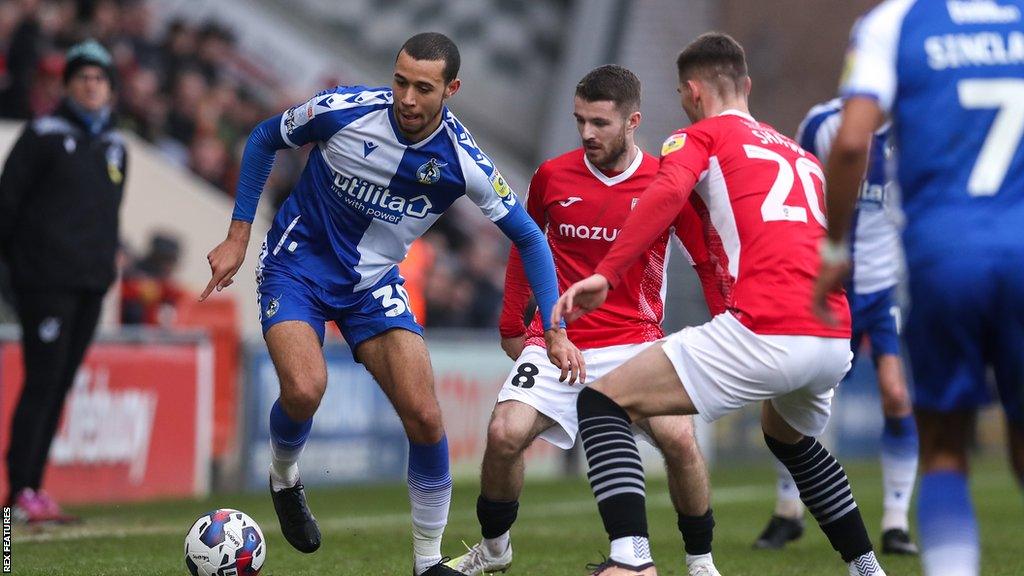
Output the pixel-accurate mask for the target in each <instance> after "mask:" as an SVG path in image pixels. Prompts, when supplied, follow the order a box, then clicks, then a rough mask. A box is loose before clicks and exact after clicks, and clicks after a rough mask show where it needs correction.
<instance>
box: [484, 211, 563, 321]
mask: <svg viewBox="0 0 1024 576" xmlns="http://www.w3.org/2000/svg"><path fill="white" fill-rule="evenodd" d="M495 224H497V225H498V228H501V231H502V232H504V233H505V235H506V236H508V237H509V239H510V240H512V242H513V243H515V245H516V248H517V249H518V250H519V255H520V257H521V258H522V259H523V270H525V271H526V278H527V279H528V280H529V281H530V288H531V289H533V295H534V297H535V298H536V299H537V308H539V309H540V317H541V320H542V321H543V322H544V329H545V330H549V329H550V328H551V311H552V310H553V309H554V307H555V302H556V301H557V300H558V276H557V275H556V274H555V261H554V259H553V258H552V256H551V248H550V247H549V246H548V241H547V239H546V238H544V233H543V232H541V231H540V228H538V227H537V223H536V222H534V221H533V219H532V218H530V216H529V214H527V213H526V210H523V207H522V206H521V205H519V204H518V203H517V204H515V205H513V206H512V207H511V208H510V209H509V212H508V214H506V215H505V216H504V217H503V218H501V219H500V220H498V221H496V222H495Z"/></svg>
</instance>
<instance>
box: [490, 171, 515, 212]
mask: <svg viewBox="0 0 1024 576" xmlns="http://www.w3.org/2000/svg"><path fill="white" fill-rule="evenodd" d="M490 180H491V188H494V193H495V194H497V195H498V197H499V198H501V201H502V202H504V203H506V204H508V205H509V206H511V205H513V204H515V203H516V195H515V194H513V193H512V188H511V187H510V186H509V185H508V182H505V178H504V177H503V176H502V175H501V172H498V171H497V170H495V171H494V172H493V173H491V178H490Z"/></svg>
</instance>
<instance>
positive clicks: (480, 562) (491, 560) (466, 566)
mask: <svg viewBox="0 0 1024 576" xmlns="http://www.w3.org/2000/svg"><path fill="white" fill-rule="evenodd" d="M463 545H464V546H465V543H463ZM466 550H467V552H466V553H465V554H463V555H462V556H459V557H458V558H454V559H452V560H450V561H448V562H447V563H446V566H448V567H449V568H454V569H456V570H458V571H459V572H462V573H463V574H465V575H466V576H482V575H484V574H497V573H499V572H505V571H507V570H508V569H509V567H511V566H512V541H511V540H510V541H509V543H508V547H507V548H505V551H504V552H502V553H501V554H500V555H499V556H497V557H494V556H491V555H490V552H489V551H488V550H487V546H484V543H483V542H479V543H477V544H476V545H475V546H473V547H472V548H470V547H469V546H466Z"/></svg>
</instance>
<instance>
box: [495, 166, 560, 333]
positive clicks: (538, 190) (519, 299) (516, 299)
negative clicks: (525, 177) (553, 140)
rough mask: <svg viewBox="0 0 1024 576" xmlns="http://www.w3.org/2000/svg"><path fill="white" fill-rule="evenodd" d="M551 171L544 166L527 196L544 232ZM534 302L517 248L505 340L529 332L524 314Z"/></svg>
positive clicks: (504, 311)
mask: <svg viewBox="0 0 1024 576" xmlns="http://www.w3.org/2000/svg"><path fill="white" fill-rule="evenodd" d="M547 180H548V171H547V170H545V169H544V166H543V165H541V167H540V168H538V169H537V171H536V172H535V173H534V174H533V179H531V180H530V188H529V189H528V190H527V193H526V212H527V214H529V215H530V217H531V218H533V221H534V222H536V223H537V226H539V227H540V229H541V231H545V229H546V227H547V223H546V221H547V218H545V216H544V195H545V194H544V193H545V188H546V186H547ZM529 302H530V283H529V281H527V279H526V271H525V270H524V269H523V260H522V259H521V258H520V257H519V250H517V249H516V247H515V246H514V245H513V246H512V249H511V251H510V252H509V254H508V266H506V268H505V295H504V297H503V298H502V306H501V319H500V320H499V322H498V332H500V333H501V337H502V338H515V337H516V336H522V335H523V334H525V333H526V324H524V322H523V315H524V314H525V313H526V305H527V304H529Z"/></svg>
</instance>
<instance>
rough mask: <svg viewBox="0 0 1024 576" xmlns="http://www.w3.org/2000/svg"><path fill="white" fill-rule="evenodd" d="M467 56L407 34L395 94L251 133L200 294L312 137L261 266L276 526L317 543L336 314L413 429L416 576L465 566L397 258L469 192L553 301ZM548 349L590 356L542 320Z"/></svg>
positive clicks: (303, 113) (541, 241)
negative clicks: (301, 465)
mask: <svg viewBox="0 0 1024 576" xmlns="http://www.w3.org/2000/svg"><path fill="white" fill-rule="evenodd" d="M458 69H459V53H458V48H456V46H455V44H454V43H453V42H452V41H451V40H450V39H448V38H447V37H446V36H444V35H442V34H438V33H423V34H418V35H416V36H413V37H412V38H410V39H409V40H408V41H407V42H406V43H405V44H404V45H403V47H402V49H401V51H400V52H399V54H398V57H397V58H396V61H395V70H394V79H393V82H392V87H391V88H386V87H385V88H367V87H364V86H339V87H337V88H333V89H330V90H326V91H324V92H321V93H319V94H317V95H316V96H314V97H313V98H312V99H310V100H309V101H308V102H305V103H303V104H300V105H298V106H295V107H294V108H291V109H289V110H288V111H286V112H285V113H283V114H280V115H278V116H274V117H272V118H270V119H268V120H266V121H264V122H263V123H262V124H260V125H259V126H257V127H256V129H255V130H253V132H252V134H251V136H250V137H249V141H248V143H247V145H246V149H245V153H244V156H243V158H242V171H241V174H240V176H239V183H238V191H237V199H236V202H235V211H234V214H233V216H232V222H231V226H230V229H229V232H228V238H227V240H225V241H224V242H223V243H221V244H220V245H219V246H217V247H216V248H214V249H213V251H212V252H210V255H209V257H208V259H209V261H210V267H211V270H212V279H211V280H210V283H209V285H208V286H207V287H206V290H205V291H204V292H203V294H202V297H201V298H205V297H206V296H208V295H209V294H210V292H211V291H212V290H213V289H215V288H216V289H217V290H220V289H223V288H224V287H226V286H228V285H230V284H231V277H232V276H233V275H234V274H235V273H236V272H237V271H238V268H239V266H240V265H241V264H242V260H243V258H244V255H245V250H246V246H247V245H248V242H249V230H250V226H251V222H252V220H253V217H254V215H255V212H256V206H257V204H258V202H259V197H260V192H261V191H262V189H263V186H264V184H265V183H266V180H267V176H268V175H269V174H270V171H271V168H272V167H273V163H274V154H275V152H276V151H277V150H281V149H284V148H287V147H291V148H298V147H300V146H302V145H304V144H309V143H312V144H314V146H313V147H312V148H311V149H310V152H309V159H308V161H307V163H306V168H305V170H304V171H303V173H302V176H301V177H300V179H299V182H298V184H296V186H295V189H294V190H293V191H292V193H291V195H290V196H289V197H288V199H287V200H286V201H285V202H284V204H283V205H282V206H281V209H280V210H279V211H278V213H277V216H276V217H275V219H274V223H273V226H272V227H271V229H270V232H269V233H268V234H267V238H266V240H265V242H264V245H263V251H262V254H261V255H260V263H259V266H258V268H257V281H258V283H259V289H258V291H259V295H258V296H259V304H260V319H261V321H262V324H263V334H264V338H265V340H266V342H267V348H268V350H269V351H270V356H271V359H272V360H273V362H274V366H275V368H276V369H277V373H278V377H279V379H280V384H281V395H280V397H279V399H278V400H277V401H276V402H275V403H274V406H273V408H272V410H271V413H270V435H271V452H272V462H271V469H270V485H271V494H272V496H273V500H274V508H275V510H276V512H277V515H278V520H279V521H280V524H281V531H282V532H283V533H284V536H285V538H286V539H287V540H288V542H289V543H290V544H291V545H292V546H294V547H295V548H296V549H298V550H300V551H302V552H313V551H315V550H316V549H317V548H318V547H319V546H320V532H319V529H318V527H317V524H316V520H315V519H314V518H313V516H312V514H311V513H310V511H309V508H308V506H307V505H306V500H305V494H304V491H303V487H302V484H301V482H300V481H299V471H298V464H297V463H298V459H299V454H300V453H301V451H302V446H303V444H304V443H305V441H306V438H307V437H308V435H309V431H310V428H311V426H312V417H313V414H314V413H315V412H316V409H317V406H318V405H319V403H320V399H321V397H322V396H323V393H324V390H325V389H326V386H327V369H326V365H325V362H324V358H323V354H322V352H321V349H320V348H321V346H322V343H323V338H324V326H325V323H326V322H328V321H332V322H334V323H335V324H336V325H337V326H338V328H339V329H340V330H341V333H342V335H343V336H344V337H345V340H346V341H347V342H348V344H349V346H350V347H351V348H352V351H353V354H354V356H355V358H356V360H358V361H359V362H361V363H362V364H363V365H365V366H366V369H367V370H369V372H370V373H371V374H372V375H373V377H374V378H375V379H376V381H377V382H378V383H379V384H380V386H381V388H382V389H383V390H384V392H385V393H386V394H387V396H388V398H389V399H390V400H391V403H392V405H393V406H394V408H395V411H396V412H397V413H398V416H399V418H401V420H402V424H403V426H404V427H405V431H406V435H407V436H408V438H409V468H408V483H409V497H410V500H411V502H412V525H413V551H414V557H415V566H414V575H417V576H423V575H426V576H438V575H446V574H447V575H454V574H458V572H456V571H454V570H453V569H451V568H449V567H447V566H444V565H443V564H441V536H442V533H443V531H444V527H445V525H446V523H447V519H448V508H449V504H450V501H451V485H452V484H451V476H450V474H449V466H448V444H447V440H446V438H445V434H444V426H443V424H442V421H441V410H440V408H439V406H438V403H437V399H436V397H435V395H434V383H433V373H432V370H431V367H430V358H429V356H428V354H427V349H426V346H425V344H424V342H423V338H422V336H421V334H422V328H421V327H420V325H419V324H418V323H417V322H416V319H415V318H414V317H413V314H412V311H411V309H410V306H409V301H408V296H407V294H406V291H405V289H404V288H403V286H402V284H403V282H404V280H403V279H402V277H401V276H400V275H399V274H398V263H399V262H401V261H402V259H404V258H405V255H406V252H407V250H408V249H409V246H410V244H412V242H413V241H414V240H415V239H416V238H418V237H419V236H420V235H422V234H423V233H424V232H425V231H426V230H427V229H428V228H429V227H430V226H431V224H433V223H434V221H436V220H437V218H438V217H440V216H441V214H443V213H444V212H445V210H447V209H448V207H449V206H451V204H452V203H453V202H455V200H457V199H458V198H459V197H461V196H463V195H466V196H468V197H469V198H470V199H471V200H473V202H475V203H476V204H477V205H478V206H479V207H480V209H481V210H482V211H483V213H484V214H485V215H486V216H487V217H488V218H490V219H491V220H492V221H494V222H495V224H497V225H498V227H499V228H501V230H502V231H503V232H504V233H505V234H506V235H508V237H509V238H510V239H511V240H512V241H513V242H514V243H515V245H516V247H517V248H518V249H519V250H520V252H521V253H522V254H523V260H524V263H525V270H526V272H527V275H528V278H529V280H530V284H531V287H532V289H533V291H534V294H535V295H536V298H537V302H538V305H539V307H540V308H541V309H542V310H543V313H542V316H544V317H545V318H546V317H548V316H550V312H551V308H552V307H553V305H554V303H555V300H556V299H557V297H558V286H557V283H556V278H555V269H554V264H553V262H552V258H551V252H550V249H549V248H548V244H547V241H546V240H545V238H544V235H543V233H541V231H540V230H539V229H538V228H537V225H536V224H535V223H534V222H533V220H532V219H531V218H530V217H529V216H528V215H527V214H526V211H525V210H524V209H523V208H522V207H521V206H520V204H519V203H518V202H517V200H516V197H515V195H514V194H513V193H512V190H511V189H510V188H509V187H508V185H507V184H506V183H505V181H504V179H503V178H502V177H501V174H500V173H499V172H498V170H497V169H496V168H495V166H494V164H493V163H492V162H491V160H490V158H488V157H487V155H485V154H484V153H483V152H481V151H480V149H479V148H478V147H477V145H476V142H475V141H474V140H473V137H472V136H470V134H469V132H467V131H466V129H465V128H464V127H463V126H462V124H461V123H460V122H459V121H458V120H457V119H456V118H455V116H454V115H453V114H452V113H451V112H450V111H449V110H448V108H447V106H446V105H445V102H446V101H447V100H448V98H450V97H451V96H452V95H454V94H455V92H456V91H458V89H459V86H460V82H459V80H458V78H457V75H458ZM544 328H545V339H546V340H547V341H548V355H549V358H550V359H551V361H552V362H553V363H555V364H556V365H557V366H558V367H560V368H562V370H563V372H562V377H563V378H570V382H573V381H575V380H576V379H577V377H579V379H580V380H581V381H582V379H583V377H584V374H583V372H582V370H583V360H582V356H581V355H580V353H579V351H578V350H576V348H575V347H574V346H573V345H572V344H570V343H569V342H568V340H567V339H566V338H565V331H564V330H563V329H561V328H560V327H558V326H552V325H550V324H548V325H545V327H544Z"/></svg>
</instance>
